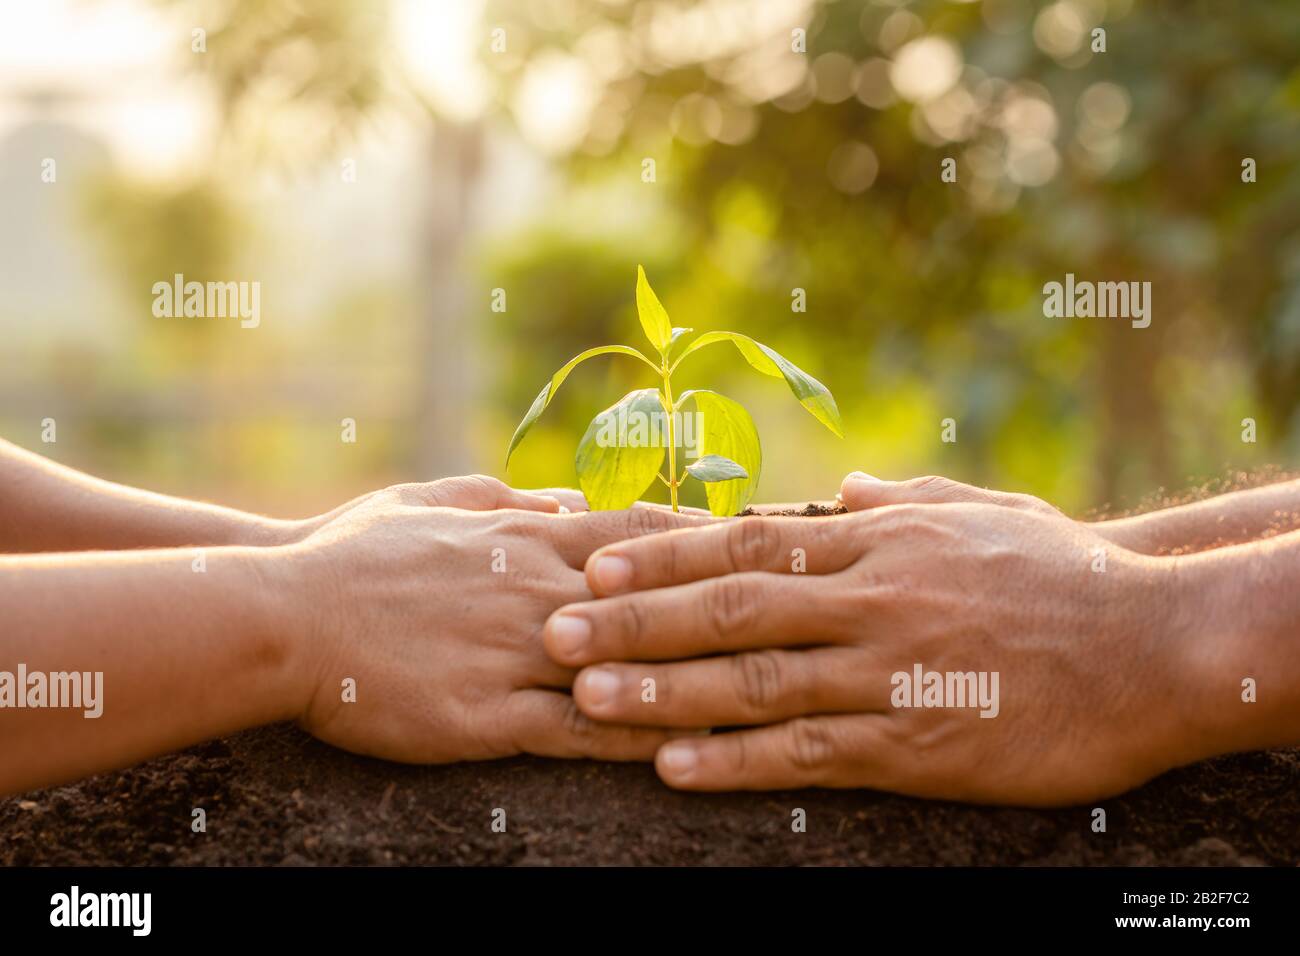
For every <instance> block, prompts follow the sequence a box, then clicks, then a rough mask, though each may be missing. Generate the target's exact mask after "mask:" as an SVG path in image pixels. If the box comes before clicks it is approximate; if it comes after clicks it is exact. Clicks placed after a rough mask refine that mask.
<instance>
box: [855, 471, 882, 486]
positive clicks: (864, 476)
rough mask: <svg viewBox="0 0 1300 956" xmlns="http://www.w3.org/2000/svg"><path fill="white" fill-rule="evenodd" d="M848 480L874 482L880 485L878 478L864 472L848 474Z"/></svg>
mask: <svg viewBox="0 0 1300 956" xmlns="http://www.w3.org/2000/svg"><path fill="white" fill-rule="evenodd" d="M849 480H850V481H874V482H875V483H876V484H880V479H879V478H877V477H876V476H875V475H868V474H867V473H866V472H865V471H854V472H850V473H849Z"/></svg>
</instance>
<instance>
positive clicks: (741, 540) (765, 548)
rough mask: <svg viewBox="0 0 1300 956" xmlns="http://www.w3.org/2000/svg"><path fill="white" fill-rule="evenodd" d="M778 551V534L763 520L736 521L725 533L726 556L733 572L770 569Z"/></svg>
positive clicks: (779, 547) (779, 546)
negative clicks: (729, 559) (729, 560)
mask: <svg viewBox="0 0 1300 956" xmlns="http://www.w3.org/2000/svg"><path fill="white" fill-rule="evenodd" d="M780 549H781V535H780V532H778V531H777V529H776V528H775V527H774V526H773V525H772V524H771V523H770V522H769V521H767V520H766V519H764V518H745V519H743V520H740V521H737V522H736V523H735V524H733V525H732V526H731V530H730V531H729V532H727V554H728V556H729V557H730V558H731V566H732V568H733V569H734V570H742V569H750V568H766V567H770V566H772V565H773V564H774V563H775V561H776V558H777V556H778V554H777V553H778V552H779V551H780Z"/></svg>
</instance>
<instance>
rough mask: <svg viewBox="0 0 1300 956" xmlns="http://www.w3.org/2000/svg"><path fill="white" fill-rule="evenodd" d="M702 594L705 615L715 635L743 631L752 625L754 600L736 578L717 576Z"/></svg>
mask: <svg viewBox="0 0 1300 956" xmlns="http://www.w3.org/2000/svg"><path fill="white" fill-rule="evenodd" d="M704 594H705V598H704V613H705V617H706V620H708V621H709V623H710V624H711V625H712V627H713V632H714V634H715V635H717V636H721V635H724V634H734V633H744V632H746V631H748V630H749V629H750V627H751V626H752V625H753V623H754V614H755V607H754V602H752V601H750V600H749V593H748V590H747V589H746V588H745V586H744V585H743V584H742V583H741V582H740V581H739V580H737V579H736V578H731V577H725V578H718V579H717V580H715V581H714V582H713V584H712V586H711V587H709V588H708V590H706V591H705V592H704Z"/></svg>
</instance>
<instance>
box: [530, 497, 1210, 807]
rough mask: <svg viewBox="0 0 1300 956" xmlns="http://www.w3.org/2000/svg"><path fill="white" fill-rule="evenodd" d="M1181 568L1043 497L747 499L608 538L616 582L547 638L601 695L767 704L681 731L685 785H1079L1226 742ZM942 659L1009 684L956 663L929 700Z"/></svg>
mask: <svg viewBox="0 0 1300 956" xmlns="http://www.w3.org/2000/svg"><path fill="white" fill-rule="evenodd" d="M1177 568H1178V565H1177V563H1176V562H1174V561H1172V560H1169V559H1156V558H1148V557H1145V556H1141V555H1136V554H1133V553H1131V552H1128V551H1125V550H1123V549H1120V548H1117V547H1115V546H1113V545H1111V544H1110V543H1109V542H1107V541H1106V540H1104V539H1102V538H1100V537H1098V536H1097V535H1094V534H1091V533H1089V532H1088V530H1087V528H1086V527H1085V526H1080V525H1078V524H1076V523H1074V522H1071V521H1069V520H1067V519H1063V518H1061V517H1059V516H1058V515H1055V514H1052V513H1048V512H1046V511H1044V510H1042V509H1038V508H1034V507H1013V508H1007V507H1001V506H998V505H991V504H981V503H966V504H934V505H917V504H907V505H884V506H881V507H876V508H872V509H871V510H868V511H863V512H860V513H857V514H851V515H844V516H839V517H830V518H743V519H736V520H732V521H728V522H723V523H716V524H713V525H710V526H708V527H703V528H698V529H689V530H680V531H672V532H669V533H667V534H660V535H653V536H650V537H646V538H641V539H639V540H636V541H627V542H622V543H617V544H612V545H609V546H607V547H605V548H602V549H601V550H599V551H597V552H596V553H595V554H594V555H592V557H591V559H590V560H589V561H588V563H587V566H586V573H587V581H588V584H589V586H590V588H591V590H592V592H593V593H594V594H596V595H598V596H600V597H601V598H603V599H601V600H595V601H582V602H580V603H577V604H573V605H569V606H567V607H564V608H561V609H560V610H559V611H557V612H556V614H554V615H553V616H552V617H551V618H550V620H549V621H548V622H547V626H546V633H545V642H546V648H547V651H548V652H549V653H550V655H551V657H552V659H553V660H554V661H555V662H556V663H557V664H558V665H561V666H566V667H582V668H584V670H583V671H582V672H581V673H580V675H579V676H578V679H577V681H576V682H575V685H574V691H573V693H574V698H575V699H576V701H577V703H578V706H579V707H580V708H581V709H582V711H583V712H584V713H585V714H587V715H588V716H590V717H592V718H593V719H596V720H600V721H610V722H617V723H623V724H637V725H643V726H654V727H661V728H686V727H702V726H711V727H743V728H746V729H741V730H736V731H732V732H728V733H721V734H714V735H713V736H709V737H697V738H691V739H681V740H677V741H674V742H672V743H670V744H667V745H665V746H664V747H663V748H662V749H660V751H659V753H658V755H657V760H656V763H657V769H658V771H659V774H660V776H661V777H662V778H663V779H664V780H665V781H666V782H667V783H669V784H670V785H672V786H675V787H681V788H685V789H693V790H723V789H772V788H787V787H800V786H809V785H815V786H828V787H872V788H878V789H886V790H894V791H900V792H903V793H909V794H914V795H919V796H928V797H944V798H952V799H960V800H970V801H978V802H992V803H1017V804H1063V803H1072V802H1076V801H1082V800H1085V799H1089V798H1093V797H1097V796H1101V795H1107V794H1114V793H1118V792H1120V791H1123V790H1125V789H1127V788H1129V787H1132V786H1134V785H1136V784H1138V783H1140V782H1142V781H1144V780H1146V779H1148V778H1150V777H1152V776H1154V775H1155V774H1157V773H1159V772H1161V771H1163V770H1165V769H1167V768H1169V767H1172V766H1175V765H1177V764H1180V763H1184V762H1188V761H1190V760H1193V759H1196V758H1197V757H1199V756H1203V754H1201V753H1200V752H1198V751H1197V750H1196V741H1198V740H1199V739H1200V738H1198V734H1197V733H1196V729H1195V724H1196V721H1197V715H1196V713H1195V710H1196V707H1195V703H1194V701H1196V699H1197V698H1196V696H1195V694H1194V693H1192V691H1193V690H1194V687H1192V686H1191V683H1192V675H1193V674H1194V672H1195V668H1194V667H1193V661H1192V658H1193V655H1194V653H1195V648H1196V647H1197V645H1196V643H1195V642H1192V641H1188V640H1173V639H1171V636H1172V635H1173V634H1175V633H1176V632H1179V631H1185V632H1187V633H1191V632H1194V631H1195V630H1196V629H1197V627H1198V626H1200V624H1201V620H1200V615H1199V612H1198V611H1197V601H1196V598H1197V595H1196V589H1195V588H1194V587H1191V586H1189V585H1188V583H1187V582H1184V581H1183V580H1182V579H1181V578H1180V576H1179V574H1178V573H1177ZM800 572H802V573H800ZM918 666H919V667H920V669H921V671H922V675H923V685H924V681H925V679H926V678H925V676H924V675H927V674H929V673H932V672H933V673H938V674H941V675H948V674H953V675H967V674H970V675H972V679H973V680H974V681H975V683H974V684H967V683H966V682H965V679H964V677H963V678H962V680H961V683H962V684H963V686H966V687H971V688H972V689H975V688H978V687H979V686H980V685H979V680H980V675H981V674H982V675H984V681H985V683H984V685H983V686H984V688H985V689H986V690H989V691H991V689H992V687H993V684H992V682H991V678H992V675H993V674H994V673H996V674H997V675H998V676H997V685H996V687H997V695H996V698H993V697H992V696H991V695H990V698H989V699H988V700H987V702H986V703H985V704H983V705H981V706H969V705H970V704H971V703H975V701H970V700H967V701H965V703H966V704H967V706H955V704H957V703H959V702H960V701H959V699H958V698H957V697H956V691H957V689H958V687H957V683H958V682H957V681H954V682H953V684H952V693H951V695H950V694H949V693H948V681H947V679H946V677H945V684H944V687H945V694H944V695H942V696H940V697H938V698H933V700H935V701H937V702H939V703H942V704H945V705H946V706H919V707H918V706H911V705H912V704H914V703H918V702H919V703H922V704H924V703H925V702H926V699H925V697H924V696H921V697H919V698H914V697H913V696H912V694H911V693H910V688H908V689H907V690H908V691H909V692H907V693H905V692H904V691H905V684H904V682H903V681H902V680H900V679H899V676H898V675H907V677H908V678H909V679H910V678H911V677H912V676H913V675H914V673H915V670H916V668H917V667H918ZM972 696H974V697H976V698H978V692H976V693H975V694H973V695H972ZM900 705H901V706H900ZM982 713H983V714H985V715H987V716H981V714H982Z"/></svg>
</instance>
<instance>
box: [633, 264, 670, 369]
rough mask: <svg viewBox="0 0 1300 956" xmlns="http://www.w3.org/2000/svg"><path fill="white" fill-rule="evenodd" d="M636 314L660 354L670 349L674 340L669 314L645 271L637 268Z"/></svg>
mask: <svg viewBox="0 0 1300 956" xmlns="http://www.w3.org/2000/svg"><path fill="white" fill-rule="evenodd" d="M636 313H637V315H638V316H639V317H640V319H641V328H643V329H644V330H645V337H646V338H648V339H649V340H650V344H651V345H653V346H654V347H655V348H656V349H657V350H658V351H659V352H661V353H662V352H663V351H664V350H665V349H666V348H668V345H669V343H671V342H672V340H673V324H672V323H671V322H669V321H668V313H667V312H666V311H665V310H664V307H663V305H662V304H661V303H660V302H659V297H658V296H657V295H655V290H654V289H652V288H650V281H649V280H648V279H646V277H645V269H643V268H641V267H640V266H637V267H636Z"/></svg>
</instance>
